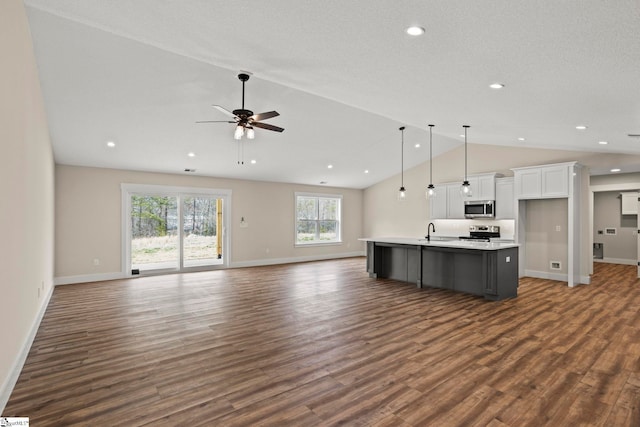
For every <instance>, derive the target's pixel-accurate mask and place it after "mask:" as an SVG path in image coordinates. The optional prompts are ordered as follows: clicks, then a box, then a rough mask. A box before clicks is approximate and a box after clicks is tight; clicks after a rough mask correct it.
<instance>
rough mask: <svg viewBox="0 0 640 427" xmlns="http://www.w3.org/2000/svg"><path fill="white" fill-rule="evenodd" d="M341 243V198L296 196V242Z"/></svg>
mask: <svg viewBox="0 0 640 427" xmlns="http://www.w3.org/2000/svg"><path fill="white" fill-rule="evenodd" d="M339 241H340V198H339V197H320V196H318V197H316V196H296V242H297V243H299V244H308V243H328V242H339Z"/></svg>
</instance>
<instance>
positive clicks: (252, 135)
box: [247, 128, 256, 139]
mask: <svg viewBox="0 0 640 427" xmlns="http://www.w3.org/2000/svg"><path fill="white" fill-rule="evenodd" d="M255 137H256V133H255V131H254V130H253V128H247V139H253V138H255Z"/></svg>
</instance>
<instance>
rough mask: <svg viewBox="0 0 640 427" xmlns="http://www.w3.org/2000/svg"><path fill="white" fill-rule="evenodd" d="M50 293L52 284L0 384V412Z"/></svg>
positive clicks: (31, 342)
mask: <svg viewBox="0 0 640 427" xmlns="http://www.w3.org/2000/svg"><path fill="white" fill-rule="evenodd" d="M51 295H53V286H51V287H50V288H49V292H47V294H46V295H45V297H44V299H43V300H42V305H41V306H40V310H38V314H37V315H36V318H35V320H34V321H33V324H32V325H31V329H30V330H29V335H27V338H26V339H25V341H24V342H23V343H22V350H21V351H20V353H19V354H18V357H16V359H15V360H14V362H13V366H11V370H10V371H9V376H8V377H7V378H6V379H5V380H4V382H3V383H2V386H0V414H2V413H3V412H4V408H5V406H7V402H9V398H10V397H11V392H13V388H14V387H15V386H16V383H17V382H18V377H19V376H20V372H22V367H23V366H24V362H26V360H27V356H28V355H29V350H31V345H32V344H33V340H34V339H35V338H36V334H37V333H38V328H39V327H40V322H42V318H43V317H44V313H45V312H46V311H47V307H48V306H49V301H50V300H51Z"/></svg>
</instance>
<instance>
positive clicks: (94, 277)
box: [53, 251, 365, 286]
mask: <svg viewBox="0 0 640 427" xmlns="http://www.w3.org/2000/svg"><path fill="white" fill-rule="evenodd" d="M357 256H365V252H364V251H355V252H346V253H342V254H326V255H310V256H303V257H293V258H267V259H258V260H253V261H240V262H232V263H231V265H229V268H242V267H259V266H262V265H275V264H292V263H295V262H308V261H323V260H327V259H337V258H352V257H357ZM208 270H209V269H203V270H202V271H208ZM194 271H200V270H194ZM134 277H137V276H134ZM127 278H130V277H128V276H126V275H124V274H123V273H101V274H82V275H78V276H63V277H55V278H54V279H53V284H54V285H56V286H59V285H72V284H75V283H88V282H101V281H105V280H118V279H127Z"/></svg>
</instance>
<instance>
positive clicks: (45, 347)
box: [3, 258, 640, 427]
mask: <svg viewBox="0 0 640 427" xmlns="http://www.w3.org/2000/svg"><path fill="white" fill-rule="evenodd" d="M635 276H636V269H635V267H633V266H621V265H611V264H596V266H595V274H594V276H593V280H592V282H593V283H592V284H591V285H590V286H579V287H576V288H573V289H571V288H568V287H567V286H566V285H565V284H564V283H561V282H554V281H550V280H541V279H531V278H524V279H521V282H520V288H519V297H518V298H516V299H512V300H506V301H502V302H489V301H485V300H483V299H481V298H478V297H473V296H469V295H464V294H458V293H453V292H448V291H443V290H434V289H416V287H415V286H413V285H410V284H405V283H399V282H394V281H391V280H381V279H378V280H375V279H370V278H369V277H368V275H367V274H366V272H365V260H364V258H351V259H343V260H335V261H322V262H310V263H302V264H291V265H280V266H269V267H257V268H247V269H232V270H221V271H213V272H203V273H191V274H180V275H168V276H156V277H146V278H137V279H131V280H119V281H112V282H102V283H91V284H81V285H67V286H59V287H57V288H56V289H55V291H54V294H53V296H52V299H51V303H50V305H49V307H48V310H47V312H46V314H45V317H44V319H43V321H42V324H41V326H40V329H39V331H38V334H37V336H36V339H35V342H34V343H33V346H32V348H31V352H30V354H29V356H28V359H27V362H26V364H25V366H24V369H23V371H22V374H21V375H20V378H19V380H18V383H17V385H16V387H15V389H14V391H13V394H12V396H11V398H10V400H9V402H8V404H7V406H6V408H5V410H4V411H3V412H4V413H3V415H5V416H26V417H30V421H31V425H33V426H54V425H55V426H62V425H64V426H68V425H88V426H107V425H108V426H114V425H126V426H142V425H149V426H178V425H189V426H196V425H206V426H211V425H215V426H255V425H277V426H285V425H286V426H289V425H291V426H315V425H322V426H330V425H349V426H473V425H478V426H512V427H516V426H518V427H520V426H544V425H548V426H579V425H584V426H586V425H595V426H639V425H640V310H639V308H640V281H639V280H637V279H636V277H635Z"/></svg>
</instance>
